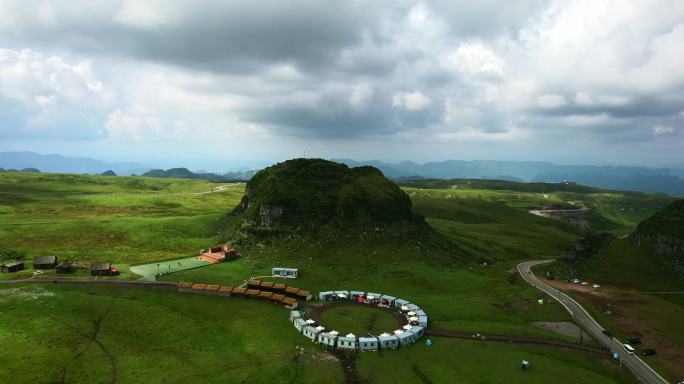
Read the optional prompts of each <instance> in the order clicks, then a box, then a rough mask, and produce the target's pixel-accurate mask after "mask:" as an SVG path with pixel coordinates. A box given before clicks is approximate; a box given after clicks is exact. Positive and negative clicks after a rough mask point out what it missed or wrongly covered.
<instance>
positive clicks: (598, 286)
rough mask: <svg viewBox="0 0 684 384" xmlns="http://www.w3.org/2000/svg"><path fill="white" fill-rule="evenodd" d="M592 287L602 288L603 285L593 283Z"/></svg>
mask: <svg viewBox="0 0 684 384" xmlns="http://www.w3.org/2000/svg"><path fill="white" fill-rule="evenodd" d="M592 287H594V288H601V286H600V285H598V284H594V285H592Z"/></svg>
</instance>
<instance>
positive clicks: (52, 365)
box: [0, 173, 666, 383]
mask: <svg viewBox="0 0 684 384" xmlns="http://www.w3.org/2000/svg"><path fill="white" fill-rule="evenodd" d="M217 189H218V190H217ZM404 190H405V191H406V192H407V193H408V194H409V196H410V197H411V200H412V202H413V206H414V211H415V212H416V213H418V214H421V215H423V216H425V217H426V220H427V222H428V223H429V224H430V225H431V226H432V227H433V228H434V229H435V230H436V232H437V234H438V235H435V236H444V237H446V238H447V239H449V240H451V241H453V242H454V243H456V244H458V248H456V249H452V248H448V247H446V248H440V247H435V246H432V245H431V244H426V243H425V241H427V242H430V241H432V240H430V239H427V240H425V239H406V240H397V241H387V240H382V241H381V240H378V239H379V237H378V236H376V235H374V234H372V233H355V234H354V236H337V235H336V234H334V233H328V234H325V236H321V237H318V238H315V239H311V238H306V237H297V236H295V237H289V238H281V239H276V240H269V241H263V240H244V239H243V240H241V241H238V244H239V248H238V250H239V251H240V253H241V254H242V258H240V259H238V260H236V261H232V262H228V263H221V264H217V265H212V266H207V267H201V268H196V269H191V270H186V271H182V272H178V273H173V274H169V275H165V276H163V277H161V279H163V280H168V281H194V282H203V283H218V284H226V285H236V284H240V283H242V282H244V281H245V280H247V279H249V278H250V277H257V276H269V275H270V274H271V273H270V270H271V267H273V266H285V267H296V268H300V272H301V275H300V276H301V277H300V278H298V279H297V280H293V281H288V283H290V284H291V285H294V286H298V287H300V288H305V289H309V290H311V291H313V292H318V291H320V290H329V289H349V290H366V291H375V292H380V293H387V294H391V295H394V296H397V297H401V298H405V299H407V300H411V301H413V302H415V303H416V304H418V305H419V306H421V307H422V308H423V309H424V310H425V311H426V312H427V314H428V316H429V319H430V326H431V327H434V328H447V329H457V330H462V331H472V332H482V333H509V334H516V335H546V336H557V335H555V334H553V333H551V331H549V330H546V329H541V328H537V327H533V326H530V325H529V323H530V322H532V321H571V319H570V317H569V315H568V314H567V313H566V312H565V310H564V309H563V308H562V307H561V306H560V305H559V304H557V303H555V302H554V301H553V299H551V298H547V299H546V301H545V304H544V305H539V304H537V299H538V298H540V297H541V296H542V294H541V293H540V292H539V291H537V290H536V289H534V288H532V287H531V286H529V285H528V284H526V283H525V282H524V281H522V280H521V279H520V278H519V276H518V275H517V273H516V272H515V271H514V270H512V268H514V266H515V265H516V264H517V263H518V262H519V261H522V260H529V259H540V258H551V257H556V256H558V255H560V253H561V252H562V250H563V249H564V248H565V247H567V246H569V245H570V244H572V242H573V241H574V240H576V239H577V238H578V237H579V236H580V232H579V230H578V229H577V228H575V227H573V226H571V225H569V224H566V223H563V222H560V221H555V220H550V219H545V218H540V217H536V216H533V215H530V214H529V213H528V212H527V211H528V210H529V209H531V208H535V207H538V206H539V205H540V204H542V203H545V202H547V200H549V199H552V200H553V201H558V202H559V204H560V202H566V204H567V201H573V202H575V203H576V204H579V203H581V204H586V205H589V204H590V203H591V204H593V206H596V207H600V208H596V211H597V215H598V217H596V218H594V219H592V220H593V222H594V223H596V225H599V226H600V225H604V224H605V223H609V224H610V226H611V228H612V229H611V230H613V231H615V232H616V233H619V232H625V231H628V228H630V226H632V225H633V224H634V223H635V222H636V221H638V220H639V218H641V217H642V216H644V217H645V216H648V215H649V214H651V213H652V211H653V210H655V209H657V207H659V206H660V204H661V203H662V204H663V205H664V204H666V202H665V201H664V200H665V199H663V198H662V197H658V196H652V195H643V196H641V195H639V196H641V197H639V196H636V197H635V196H632V195H628V194H622V195H621V194H619V193H607V194H603V193H602V194H601V195H596V194H594V193H593V192H592V193H587V194H583V193H578V192H569V191H563V192H548V193H547V195H548V196H549V198H548V199H547V198H544V197H543V194H541V193H538V192H534V191H532V192H530V191H513V190H501V189H487V188H485V187H484V186H482V187H479V189H475V188H466V187H459V188H452V187H448V188H443V186H439V188H434V189H427V188H420V189H419V188H417V187H411V186H408V187H404ZM209 191H213V193H204V192H209ZM243 192H244V185H239V184H230V185H229V184H225V185H222V184H214V183H209V182H205V181H198V180H175V179H153V178H138V177H135V178H132V177H100V176H81V175H48V174H21V173H11V174H8V173H0V249H1V250H2V251H0V253H3V254H5V255H10V256H9V257H14V255H25V257H26V258H27V260H29V261H30V259H31V258H32V256H35V255H43V254H54V255H57V256H58V257H59V258H60V259H61V260H64V259H71V260H89V261H96V260H108V261H112V262H114V263H115V265H116V266H118V267H119V269H120V270H123V272H124V274H123V275H122V276H121V277H120V278H135V276H134V275H132V274H131V273H130V272H129V271H128V270H127V268H126V266H127V265H128V264H140V263H146V262H152V261H155V260H170V259H174V258H183V257H188V256H192V255H194V254H196V253H197V251H198V250H199V249H201V248H206V247H207V246H209V245H210V244H212V243H214V242H216V241H220V240H223V239H225V238H226V237H227V236H229V235H230V233H226V232H217V231H216V223H217V222H219V220H225V217H223V214H224V213H225V212H227V211H230V210H231V209H232V208H233V207H234V206H235V205H236V204H237V203H238V202H239V200H240V198H241V196H242V193H243ZM639 199H641V200H643V201H644V202H646V203H644V205H643V206H644V207H647V208H645V209H642V207H641V206H639V203H638V201H637V200H639ZM632 208H634V210H632ZM9 257H6V259H8V258H9ZM481 261H486V262H487V264H486V265H480V263H479V262H481ZM49 273H50V272H48V273H47V274H48V275H49ZM31 274H32V271H31V269H30V268H29V270H27V271H25V272H20V273H16V274H0V279H5V280H6V279H10V278H16V277H22V276H23V277H26V276H31ZM17 288H18V289H21V290H26V291H31V290H45V291H49V292H51V295H43V296H41V295H38V296H37V298H35V299H33V297H34V296H35V295H31V294H22V293H16V292H14V291H6V290H7V289H17ZM3 292H5V293H3ZM12 292H14V293H12ZM110 305H111V308H110V310H109V311H108V308H109V306H110ZM103 313H108V314H107V316H106V317H104V320H102V321H98V320H99V319H102V318H103ZM0 316H2V318H3V319H10V320H9V321H3V322H0V343H1V344H2V345H3V346H6V347H5V348H3V349H2V351H0V357H1V358H2V359H3V361H7V359H10V357H12V356H26V357H25V358H24V357H22V358H19V359H16V358H14V360H13V361H16V363H14V364H10V365H7V364H5V365H3V366H2V367H0V382H3V381H4V378H6V377H9V376H8V375H11V374H12V373H11V372H12V370H14V369H16V370H17V371H21V372H26V371H29V372H30V374H27V375H26V376H25V377H22V380H25V381H24V382H32V383H41V382H55V381H57V382H59V380H60V375H61V374H62V372H66V373H65V375H66V377H67V378H68V380H67V381H66V382H79V380H80V382H110V378H111V366H112V364H111V361H109V362H108V359H109V360H111V359H110V357H109V355H108V354H107V353H106V352H103V351H102V347H101V346H100V344H102V346H104V348H105V349H106V350H107V351H109V354H111V355H112V356H113V357H114V360H115V361H116V366H117V382H121V383H123V382H145V383H155V382H167V383H168V382H188V381H189V380H190V379H193V380H199V381H202V382H237V381H240V382H242V381H251V382H309V381H311V382H322V383H324V382H341V381H344V380H345V378H344V377H345V376H344V375H345V372H344V371H343V369H342V366H343V365H345V364H347V363H346V362H345V361H340V360H339V357H337V356H333V355H331V354H329V353H327V352H326V351H325V350H324V349H323V348H321V347H319V346H314V345H312V344H311V343H310V342H308V341H307V339H305V338H304V337H303V336H301V335H298V334H297V333H296V331H295V330H294V328H292V327H291V326H290V325H289V324H288V322H287V312H286V311H285V310H284V309H282V308H280V307H278V306H275V305H268V304H266V303H263V302H256V301H255V302H252V301H248V300H232V299H224V298H218V297H198V296H196V295H178V294H175V293H171V292H166V291H157V290H148V289H112V288H98V287H88V288H83V287H75V286H74V287H72V286H63V285H54V284H53V285H49V286H48V285H45V286H40V285H30V286H29V285H25V286H2V287H1V288H0ZM141 320H143V321H141ZM361 323H363V320H362V321H361ZM97 324H99V327H100V328H99V329H100V331H99V333H98V335H99V336H98V340H99V341H100V343H99V344H98V343H95V344H94V345H90V346H89V347H88V348H87V349H86V346H87V344H88V337H87V336H88V335H91V334H92V332H93V330H94V329H95V328H94V327H96V326H97ZM51 327H52V328H51ZM54 329H56V331H53V330H54ZM434 341H435V343H434V344H433V346H431V347H430V348H428V347H427V346H425V345H424V344H417V345H415V346H412V347H410V348H404V349H401V350H398V351H392V352H386V353H383V354H382V355H380V354H377V353H361V354H359V355H358V356H356V357H352V359H353V364H354V366H355V369H354V370H353V372H352V373H349V372H347V374H346V375H347V376H346V380H351V379H350V377H351V378H352V379H353V378H354V377H355V376H354V375H356V376H357V377H356V378H357V379H358V380H360V381H363V380H366V381H367V382H373V383H374V382H398V381H399V380H403V381H408V382H415V381H416V380H419V379H421V377H426V378H428V379H429V380H430V381H432V382H434V383H439V382H454V381H453V380H457V381H456V382H464V383H466V382H490V383H510V382H532V383H534V382H540V383H541V382H548V380H549V378H567V377H572V378H573V380H572V382H577V383H624V382H633V380H632V379H631V378H630V377H629V376H628V375H626V374H625V373H624V372H623V371H619V370H618V369H617V368H616V366H615V365H614V364H613V363H612V362H610V361H609V360H608V359H607V358H600V357H597V356H596V355H589V354H584V353H577V352H571V351H563V350H558V349H554V348H548V347H539V346H519V345H508V344H497V343H474V342H470V341H463V340H455V339H446V338H435V340H434ZM587 342H590V341H587ZM262 345H263V346H264V347H262ZM81 351H85V352H82V354H80V353H81ZM28 356H31V358H29V357H28ZM79 356H81V357H79ZM522 359H529V360H531V361H532V364H533V366H534V369H533V371H530V372H522V371H521V370H520V368H519V364H520V360H522ZM72 360H73V361H72ZM36 361H39V362H40V366H41V367H47V368H44V369H40V370H36V369H33V370H31V369H30V368H31V367H35V366H36ZM70 362H71V363H70ZM347 366H348V365H347ZM64 367H66V370H64ZM350 375H351V376H350Z"/></svg>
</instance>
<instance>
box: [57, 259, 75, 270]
mask: <svg viewBox="0 0 684 384" xmlns="http://www.w3.org/2000/svg"><path fill="white" fill-rule="evenodd" d="M55 270H56V272H57V273H69V272H73V271H74V266H73V263H72V262H71V261H62V262H61V263H59V264H57V266H56V267H55Z"/></svg>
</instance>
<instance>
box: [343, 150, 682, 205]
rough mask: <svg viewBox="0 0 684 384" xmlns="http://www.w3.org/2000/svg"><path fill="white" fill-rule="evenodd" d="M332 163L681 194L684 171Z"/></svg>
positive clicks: (396, 173)
mask: <svg viewBox="0 0 684 384" xmlns="http://www.w3.org/2000/svg"><path fill="white" fill-rule="evenodd" d="M334 161H337V162H341V163H344V164H347V165H348V166H352V167H358V166H363V165H370V166H373V167H376V168H378V169H380V170H381V171H382V173H383V174H384V175H385V176H387V177H389V178H392V179H400V178H406V177H412V178H415V177H416V176H420V177H424V178H429V179H502V180H511V181H525V182H561V181H566V180H567V181H573V182H576V183H578V184H583V185H588V186H592V187H598V188H607V189H615V190H629V191H639V192H664V193H668V194H670V195H676V196H677V195H684V178H682V177H684V171H682V170H681V169H672V168H645V167H627V166H597V165H557V164H553V163H548V162H543V161H496V160H473V161H465V160H447V161H442V162H429V163H425V164H418V163H414V162H411V161H402V162H400V163H396V164H389V163H383V162H381V161H377V160H371V161H355V160H349V159H338V160H334Z"/></svg>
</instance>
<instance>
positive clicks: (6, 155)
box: [0, 151, 150, 175]
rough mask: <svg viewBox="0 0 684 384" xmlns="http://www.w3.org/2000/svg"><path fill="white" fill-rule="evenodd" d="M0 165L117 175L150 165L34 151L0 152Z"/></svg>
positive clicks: (144, 170)
mask: <svg viewBox="0 0 684 384" xmlns="http://www.w3.org/2000/svg"><path fill="white" fill-rule="evenodd" d="M0 167H2V168H5V169H24V168H36V169H40V170H41V171H42V172H50V173H88V174H100V173H103V172H106V171H108V170H111V171H114V172H116V174H117V175H130V174H133V173H143V172H147V171H148V170H149V169H150V167H148V166H146V165H145V164H142V163H137V162H116V163H107V162H104V161H100V160H95V159H91V158H87V157H67V156H62V155H56V154H51V155H43V154H40V153H36V152H29V151H22V152H0Z"/></svg>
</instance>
